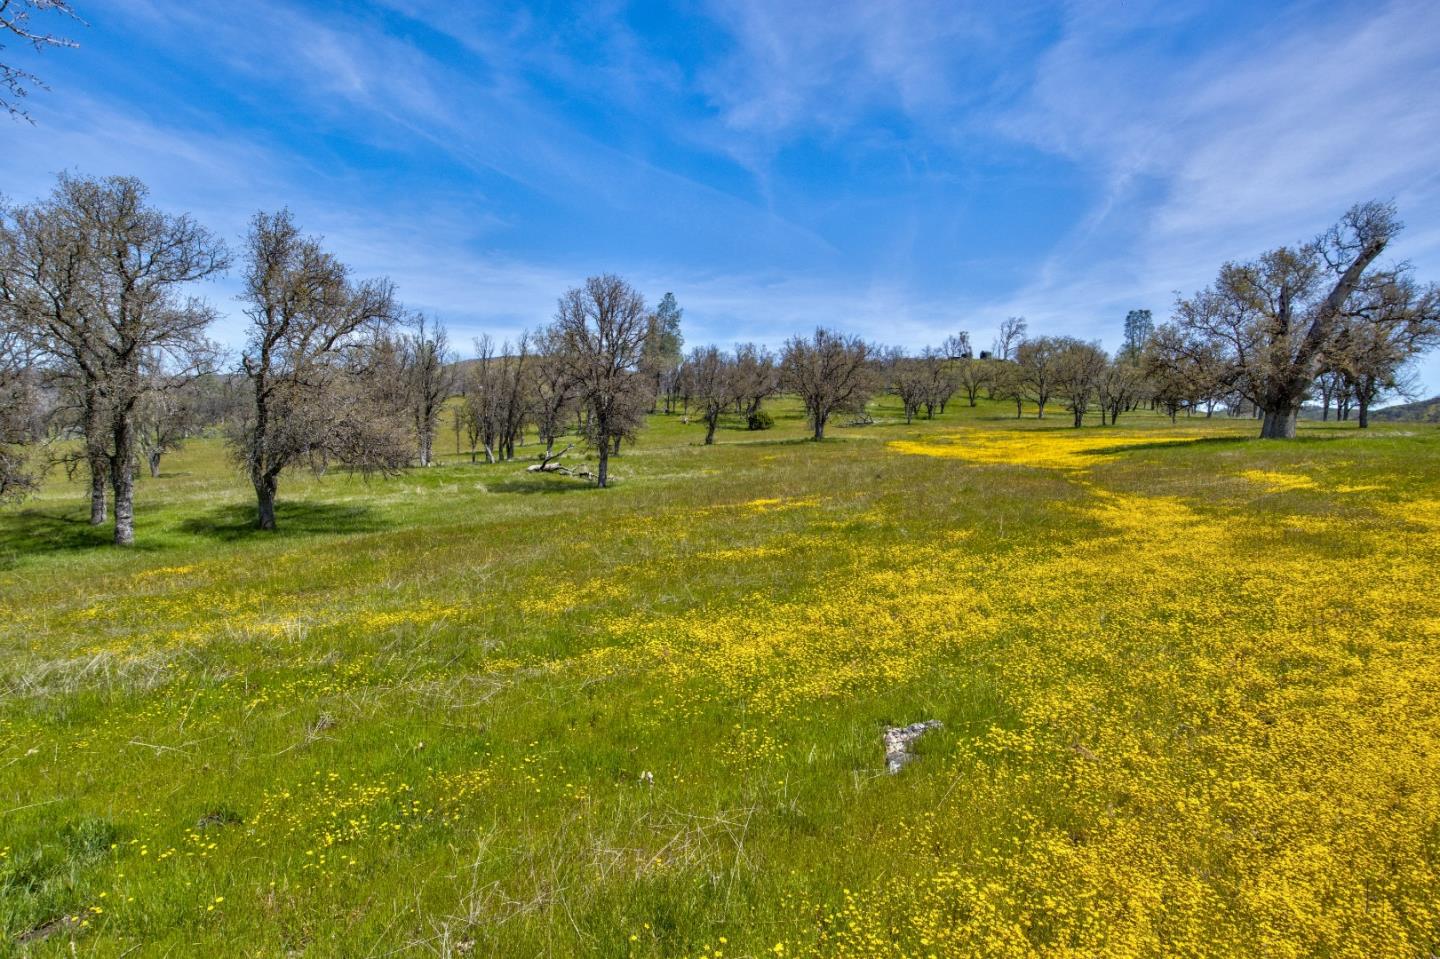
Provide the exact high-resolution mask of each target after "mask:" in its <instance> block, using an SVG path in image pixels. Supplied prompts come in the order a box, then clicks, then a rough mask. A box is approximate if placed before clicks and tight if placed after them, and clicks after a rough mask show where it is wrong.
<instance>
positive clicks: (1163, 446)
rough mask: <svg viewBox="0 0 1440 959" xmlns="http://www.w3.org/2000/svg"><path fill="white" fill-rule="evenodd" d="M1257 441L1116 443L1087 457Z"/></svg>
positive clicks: (1239, 438) (1247, 438)
mask: <svg viewBox="0 0 1440 959" xmlns="http://www.w3.org/2000/svg"><path fill="white" fill-rule="evenodd" d="M1253 439H1256V437H1254V436H1203V437H1201V438H1199V439H1193V440H1189V439H1169V440H1150V441H1149V442H1145V443H1125V442H1116V444H1115V445H1114V446H1102V447H1099V448H1097V449H1087V450H1085V455H1086V456H1096V455H1099V456H1111V455H1118V454H1120V453H1133V452H1136V451H1138V450H1168V449H1184V448H1189V447H1196V448H1198V449H1203V448H1205V447H1209V446H1236V445H1238V444H1241V443H1248V442H1250V441H1251V440H1253Z"/></svg>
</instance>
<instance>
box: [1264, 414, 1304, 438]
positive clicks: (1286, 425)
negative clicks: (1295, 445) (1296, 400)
mask: <svg viewBox="0 0 1440 959" xmlns="http://www.w3.org/2000/svg"><path fill="white" fill-rule="evenodd" d="M1299 416H1300V410H1299V409H1298V408H1296V407H1293V406H1281V407H1280V408H1279V409H1273V410H1266V411H1265V418H1264V420H1262V421H1261V424H1260V438H1261V439H1264V440H1293V439H1294V438H1295V423H1296V420H1298V419H1299Z"/></svg>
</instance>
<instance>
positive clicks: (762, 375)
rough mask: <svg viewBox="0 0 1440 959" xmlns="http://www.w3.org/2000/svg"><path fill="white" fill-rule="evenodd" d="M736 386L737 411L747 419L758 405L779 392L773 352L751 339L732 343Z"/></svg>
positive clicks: (756, 411)
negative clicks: (736, 344) (734, 344)
mask: <svg viewBox="0 0 1440 959" xmlns="http://www.w3.org/2000/svg"><path fill="white" fill-rule="evenodd" d="M734 367H735V369H734V374H735V390H736V394H737V395H738V397H739V403H740V412H741V413H742V414H744V416H745V418H746V419H747V420H748V419H749V418H750V417H753V416H754V415H755V414H756V413H759V412H760V406H761V404H762V403H764V402H765V400H766V399H768V398H769V397H771V396H774V395H775V394H776V393H778V392H780V369H779V367H778V366H776V363H775V354H774V353H771V352H770V351H769V350H768V349H766V348H765V347H763V346H756V345H755V344H754V343H742V344H741V345H739V346H737V347H735V361H734Z"/></svg>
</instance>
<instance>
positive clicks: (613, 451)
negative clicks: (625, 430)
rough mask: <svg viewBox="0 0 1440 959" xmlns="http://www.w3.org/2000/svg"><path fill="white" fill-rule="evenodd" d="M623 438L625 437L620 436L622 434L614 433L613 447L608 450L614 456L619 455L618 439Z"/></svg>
mask: <svg viewBox="0 0 1440 959" xmlns="http://www.w3.org/2000/svg"><path fill="white" fill-rule="evenodd" d="M624 438H625V437H624V436H622V435H620V434H619V433H616V434H615V448H614V449H612V450H611V451H610V452H611V453H613V454H614V455H616V456H619V455H620V441H621V440H623V439H624Z"/></svg>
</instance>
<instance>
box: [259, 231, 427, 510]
mask: <svg viewBox="0 0 1440 959" xmlns="http://www.w3.org/2000/svg"><path fill="white" fill-rule="evenodd" d="M245 246H246V271H245V290H244V293H243V294H242V297H243V299H244V300H245V301H246V303H247V304H248V305H247V307H246V309H245V314H246V316H247V317H249V319H250V328H249V337H248V343H247V345H246V347H245V350H244V353H243V355H242V357H241V363H240V367H241V371H242V372H243V373H244V374H245V376H246V377H247V379H248V380H249V383H250V387H251V391H252V395H253V397H254V405H253V407H252V408H251V412H250V416H249V418H248V419H247V420H246V421H245V422H244V423H242V424H241V425H240V428H239V430H238V431H237V434H236V435H235V437H234V444H235V450H236V455H237V457H238V458H239V459H240V461H241V462H242V463H243V464H244V466H245V468H246V471H247V472H248V473H249V476H250V482H251V484H252V485H253V486H254V488H255V498H256V502H257V525H258V526H259V528H260V529H265V530H273V529H274V528H275V496H276V492H277V489H278V486H279V479H280V474H281V473H282V472H283V471H284V470H285V469H287V468H288V467H290V466H292V465H294V464H296V463H297V462H303V461H304V460H305V459H307V458H310V457H312V456H315V455H316V454H319V455H321V456H322V457H323V458H324V459H328V458H329V457H334V458H335V459H337V460H339V461H340V462H342V463H344V464H346V465H349V466H353V467H356V468H358V469H360V470H362V471H365V472H369V471H374V470H379V471H385V472H389V471H393V470H397V469H399V468H401V467H402V466H404V465H405V463H407V462H408V461H409V459H410V456H411V443H410V440H409V438H408V436H407V434H408V433H409V430H408V428H407V424H406V423H405V422H404V419H405V417H404V412H405V410H404V407H403V405H401V404H400V403H399V402H398V401H397V402H395V405H394V406H393V407H392V408H389V409H387V408H385V407H386V406H387V405H388V404H387V403H384V402H379V401H377V398H376V393H375V389H374V378H373V377H372V375H371V374H372V373H373V371H374V368H375V349H374V348H375V346H376V344H377V342H379V341H380V340H382V339H383V338H384V336H385V335H387V334H388V332H389V328H390V327H391V326H392V325H393V324H394V322H395V317H396V315H397V308H396V305H395V297H394V290H393V288H392V286H391V285H390V283H389V281H387V280H371V281H367V282H364V283H358V284H357V283H355V282H353V281H352V280H351V279H350V275H349V270H348V269H347V268H346V267H345V265H344V264H342V263H340V262H339V261H338V260H336V259H335V257H334V256H332V255H331V254H329V253H326V252H325V251H324V250H323V249H321V247H320V244H319V242H318V241H317V240H315V239H313V238H310V237H306V236H303V235H302V234H301V232H300V229H299V227H297V226H296V225H295V223H294V221H293V220H292V218H291V216H290V213H289V211H285V210H282V211H280V212H279V213H257V214H256V215H255V217H254V218H253V219H252V220H251V225H250V232H249V235H248V236H247V237H246V241H245Z"/></svg>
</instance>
